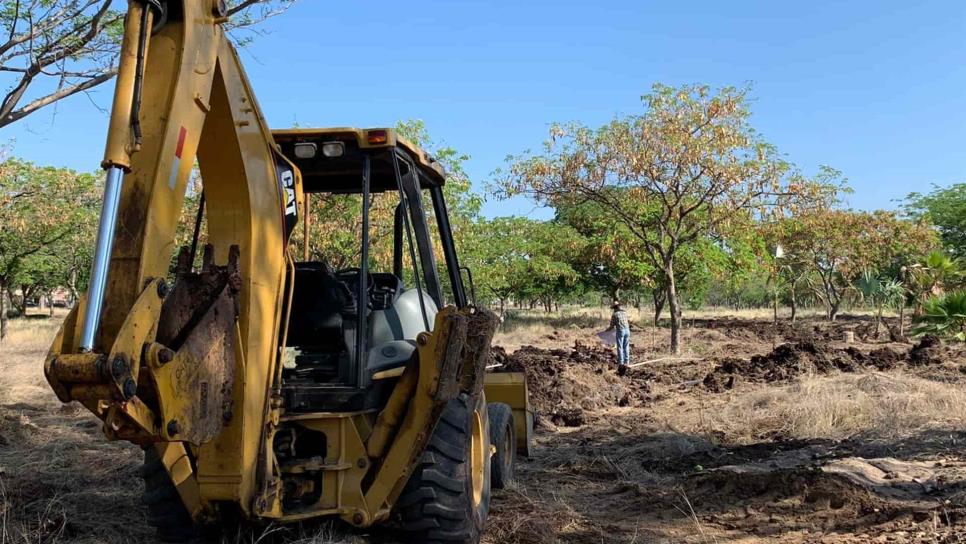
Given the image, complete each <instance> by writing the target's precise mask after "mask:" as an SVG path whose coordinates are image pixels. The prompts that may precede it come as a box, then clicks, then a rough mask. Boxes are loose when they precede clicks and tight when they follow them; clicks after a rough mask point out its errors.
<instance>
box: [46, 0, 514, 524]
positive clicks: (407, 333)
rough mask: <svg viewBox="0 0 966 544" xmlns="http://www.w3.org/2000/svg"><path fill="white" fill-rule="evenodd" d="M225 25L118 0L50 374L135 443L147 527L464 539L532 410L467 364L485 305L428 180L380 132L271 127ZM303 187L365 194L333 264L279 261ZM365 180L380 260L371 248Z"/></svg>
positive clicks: (481, 350)
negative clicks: (189, 190)
mask: <svg viewBox="0 0 966 544" xmlns="http://www.w3.org/2000/svg"><path fill="white" fill-rule="evenodd" d="M225 22H226V8H225V4H224V2H223V1H222V0H169V1H159V0H131V1H130V2H129V5H128V11H127V15H126V20H125V26H124V28H125V30H124V38H123V44H122V52H121V60H120V70H119V73H118V76H117V87H116V91H115V96H114V103H113V109H112V114H111V119H110V129H109V134H108V141H107V148H106V152H105V157H104V161H103V163H102V166H103V167H104V168H105V170H106V171H107V176H106V182H105V195H104V203H103V208H102V211H101V217H100V226H99V230H98V236H97V241H96V247H95V256H94V266H93V271H92V275H91V284H90V288H89V290H88V292H87V294H86V295H85V296H84V297H83V298H82V299H81V301H80V302H79V304H78V305H77V306H76V307H75V308H74V309H73V310H72V311H71V313H70V314H69V316H68V317H67V319H66V321H65V322H64V325H63V328H62V329H61V331H60V332H59V334H58V336H57V338H56V340H55V341H54V344H53V346H52V347H51V350H50V353H49V355H48V357H47V358H46V361H45V366H44V371H45V375H46V377H47V380H48V382H49V383H50V385H51V387H52V388H53V390H54V391H55V392H56V394H57V396H58V398H60V400H61V401H63V402H70V401H77V402H80V403H81V404H83V405H84V406H85V407H86V408H88V409H89V410H90V411H91V412H93V413H94V414H95V415H96V416H97V417H99V418H100V419H102V420H103V421H104V432H105V434H106V435H107V437H108V438H109V439H112V440H127V441H130V442H133V443H135V444H138V445H140V446H142V447H143V448H144V451H145V454H144V455H145V459H144V466H143V470H142V475H143V478H144V485H145V492H144V497H143V499H144V503H145V504H146V505H147V507H148V514H149V520H150V522H151V524H153V525H154V526H155V527H156V528H157V530H158V533H159V535H160V537H161V538H162V539H164V540H167V541H185V540H189V539H191V538H193V536H194V535H195V531H196V530H197V528H198V527H199V526H202V525H204V524H209V523H211V524H217V523H218V522H219V521H220V520H225V519H237V517H238V516H241V517H242V518H245V519H249V520H255V521H260V520H261V521H279V522H289V521H299V520H305V519H308V518H316V517H321V516H336V517H340V518H341V519H343V520H345V521H346V522H347V523H349V524H352V525H354V526H357V527H369V526H372V525H375V524H391V525H393V526H395V527H397V528H398V529H399V531H400V533H401V534H404V535H406V536H407V537H408V538H409V539H411V540H415V541H417V542H478V541H479V539H480V535H481V533H482V531H483V526H484V523H485V520H486V516H487V510H488V505H489V497H490V488H491V486H496V487H499V486H502V485H504V484H505V483H506V482H507V481H509V480H510V479H511V478H512V477H513V466H514V459H515V456H516V455H517V454H524V455H529V450H530V435H531V433H532V421H533V418H532V412H531V411H530V407H529V405H528V402H527V393H526V386H525V382H524V380H523V377H522V376H521V375H518V374H510V373H506V374H492V373H487V372H486V371H485V365H486V361H487V355H488V350H489V345H490V341H491V339H492V336H493V333H494V330H495V326H496V320H495V319H494V316H493V314H492V313H490V312H488V311H485V310H482V309H476V308H475V307H474V305H473V304H471V303H470V301H469V300H468V296H467V284H469V287H470V291H471V292H472V291H473V289H472V276H471V275H470V274H468V271H466V270H464V269H462V268H461V267H460V264H459V259H458V255H457V250H456V247H455V245H454V242H453V236H452V232H451V227H450V222H449V217H448V215H447V209H446V201H445V199H444V196H443V185H444V182H445V175H444V174H443V172H442V170H441V168H440V167H439V165H438V164H437V163H436V162H435V161H434V160H433V158H432V157H430V156H428V155H427V154H426V153H424V152H423V151H421V150H420V149H418V148H417V147H416V146H414V145H412V144H410V143H408V142H406V141H405V140H404V139H402V138H401V137H399V136H398V135H397V134H396V133H395V132H394V131H393V130H391V129H369V130H364V129H343V128H337V129H318V130H284V131H276V132H274V133H273V132H272V131H270V130H269V129H268V127H267V126H266V123H265V120H264V118H263V116H262V114H261V112H260V110H259V107H258V104H257V102H256V100H255V96H254V94H253V92H252V89H251V86H250V84H249V82H248V80H247V79H246V77H245V73H244V70H243V68H242V65H241V63H240V62H239V59H238V56H237V54H236V52H235V50H234V49H233V47H232V45H231V44H230V43H229V41H228V39H226V36H225V31H224V30H223V28H222V25H223V23H225ZM195 164H197V165H198V168H199V169H200V174H201V178H202V180H203V194H202V195H201V198H200V201H201V202H200V205H199V207H198V210H197V222H196V225H195V229H194V238H193V240H192V242H191V244H190V245H189V246H186V247H183V248H180V250H176V248H175V229H176V226H177V224H178V221H179V217H181V215H182V207H183V206H184V202H185V193H186V187H187V185H188V181H189V176H190V175H191V172H192V170H193V167H194V165H195ZM313 194H323V195H324V196H318V197H317V198H323V197H324V198H329V197H352V198H356V199H357V201H358V202H359V203H361V204H360V206H359V209H360V213H361V218H360V220H359V221H358V224H359V225H361V228H360V229H359V232H354V233H351V234H353V235H355V236H356V239H357V240H358V242H357V243H358V244H359V245H358V253H357V257H358V261H357V262H355V263H354V264H353V265H352V266H349V267H345V268H343V269H341V270H333V269H332V268H331V266H330V264H329V263H328V262H327V261H326V260H325V259H324V258H323V259H319V260H316V261H313V260H310V259H309V258H308V257H309V253H308V252H307V251H305V252H303V258H302V260H301V261H299V262H296V258H295V253H297V252H298V251H297V248H295V247H293V241H292V238H293V234H294V233H295V232H296V229H297V226H298V223H299V221H302V222H303V226H304V225H305V223H306V222H307V221H308V220H309V216H308V214H307V212H308V211H309V210H310V209H311V207H310V206H308V205H307V201H308V200H309V199H310V198H311V197H312V195H313ZM377 195H379V196H380V197H381V198H384V199H385V198H391V199H393V201H392V202H393V205H394V213H393V220H392V233H393V236H392V237H393V243H392V265H391V269H380V267H379V265H378V262H379V259H375V258H373V257H372V256H371V255H370V254H369V250H370V246H371V241H370V234H369V231H370V228H371V225H370V206H371V204H372V202H374V200H375V197H376V196H377ZM323 219H324V218H323ZM202 224H204V225H205V230H206V234H205V235H204V238H205V243H203V244H202V243H201V230H202ZM304 232H305V236H304V237H303V238H304V240H303V243H304V244H306V247H308V244H309V242H310V241H311V240H309V238H308V237H309V235H310V229H308V228H306V229H305V230H304ZM295 237H296V238H297V236H295ZM199 246H203V247H199ZM197 253H200V255H198V256H197V258H196V254H197ZM384 268H390V267H389V266H388V265H385V266H384ZM464 272H467V273H466V274H464ZM464 278H465V279H466V280H468V281H466V282H464Z"/></svg>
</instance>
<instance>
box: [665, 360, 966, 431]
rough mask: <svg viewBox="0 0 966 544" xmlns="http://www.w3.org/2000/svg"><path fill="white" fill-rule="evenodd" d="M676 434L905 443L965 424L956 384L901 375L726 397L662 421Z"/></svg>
mask: <svg viewBox="0 0 966 544" xmlns="http://www.w3.org/2000/svg"><path fill="white" fill-rule="evenodd" d="M668 417H669V419H668V423H669V424H670V425H672V426H673V427H674V428H676V429H679V430H682V431H691V432H697V433H701V434H704V435H709V436H710V435H718V436H722V435H723V436H724V437H726V439H727V440H728V441H734V442H739V443H750V442H755V441H758V440H761V439H762V438H765V437H773V436H781V437H784V438H792V439H796V438H797V439H812V438H829V439H843V438H848V437H853V436H857V435H867V436H874V437H884V438H898V437H902V436H911V435H913V434H915V433H917V432H921V431H927V430H930V429H940V428H946V429H950V428H952V429H955V428H963V427H964V425H966V390H964V388H963V386H962V384H956V383H942V382H935V381H930V380H925V379H922V378H918V377H915V376H911V375H909V374H905V373H902V372H893V373H889V374H884V373H880V372H873V373H867V374H839V375H835V376H811V377H806V378H803V379H802V380H801V381H799V382H796V383H794V384H792V385H788V386H783V387H768V388H762V389H759V390H755V391H750V392H747V391H746V392H735V393H732V394H730V397H729V398H728V399H727V401H726V402H724V403H722V404H720V405H719V404H718V403H714V404H713V405H711V406H705V407H703V408H701V409H696V410H687V411H685V410H679V411H675V412H671V413H669V414H668Z"/></svg>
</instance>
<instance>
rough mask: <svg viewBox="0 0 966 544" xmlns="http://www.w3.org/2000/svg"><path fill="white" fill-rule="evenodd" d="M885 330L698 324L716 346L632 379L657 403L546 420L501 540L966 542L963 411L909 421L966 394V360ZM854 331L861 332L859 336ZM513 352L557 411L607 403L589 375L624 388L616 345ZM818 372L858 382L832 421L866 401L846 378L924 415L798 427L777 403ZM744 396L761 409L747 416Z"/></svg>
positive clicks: (502, 510) (505, 501) (698, 336)
mask: <svg viewBox="0 0 966 544" xmlns="http://www.w3.org/2000/svg"><path fill="white" fill-rule="evenodd" d="M699 327H700V328H699ZM890 328H891V327H890ZM873 330H874V325H873V324H872V323H871V320H867V319H861V318H846V319H843V320H842V322H841V323H838V324H828V323H825V322H824V321H820V320H807V321H803V322H801V323H799V324H796V325H795V326H790V325H787V324H781V325H780V326H779V327H775V326H774V325H773V324H771V323H769V322H765V321H756V320H740V319H733V320H718V321H708V322H706V323H695V328H693V329H691V330H690V331H689V336H688V341H689V342H690V344H689V345H690V346H691V347H692V348H693V349H694V353H698V354H701V355H699V356H686V357H684V358H681V359H675V358H666V359H664V360H659V359H660V358H661V354H660V353H648V354H646V357H645V358H646V359H655V360H656V361H657V362H654V363H648V364H645V365H643V366H641V367H639V368H638V369H635V370H633V371H632V372H631V375H630V376H628V377H626V378H623V379H624V380H626V381H627V386H625V390H626V388H629V387H632V386H633V387H640V386H638V385H637V384H641V385H644V383H646V389H643V390H644V391H646V395H645V397H644V398H645V399H646V402H644V403H643V404H641V405H639V406H633V405H631V406H620V403H619V402H618V403H615V402H614V398H615V397H609V400H608V401H607V402H593V403H590V405H588V406H587V407H586V408H582V409H581V415H582V419H583V420H584V421H585V422H586V424H584V425H581V426H578V427H561V428H559V429H552V428H546V429H541V430H539V431H538V434H537V442H538V448H537V450H536V455H535V457H534V458H533V459H531V460H529V461H521V463H520V464H519V465H518V471H519V473H520V478H519V484H518V485H517V486H516V487H514V488H511V489H509V490H504V491H500V492H498V493H497V494H496V496H495V498H494V499H493V501H492V505H493V506H492V509H491V517H490V521H489V529H488V533H487V537H486V540H485V542H487V543H490V544H496V543H500V544H504V543H511V544H512V543H518V544H551V543H559V542H567V543H578V544H585V543H586V544H591V543H593V544H597V543H640V542H648V543H650V542H654V543H660V544H672V543H673V544H677V543H694V544H698V543H700V544H706V543H710V542H738V543H748V544H750V543H758V542H782V543H795V544H818V543H825V544H860V543H861V544H865V543H870V542H872V543H875V542H883V543H884V542H896V543H907V544H912V543H915V544H925V543H938V544H952V543H963V544H966V456H964V455H963V453H962V443H963V442H964V441H966V433H964V432H963V431H962V429H963V428H966V420H964V419H966V418H961V417H960V416H958V415H953V414H952V412H953V411H954V410H952V409H950V410H949V414H948V417H931V416H930V415H926V414H923V415H921V417H918V418H913V417H910V416H909V415H908V414H912V413H918V411H919V409H920V408H921V406H917V405H916V404H915V403H914V402H913V400H914V399H916V398H917V397H916V395H917V394H918V393H916V391H917V388H918V387H920V385H919V384H926V385H928V384H935V387H937V388H945V389H942V391H943V392H944V395H946V398H948V399H950V402H954V403H958V400H956V399H960V398H962V396H961V395H959V393H957V391H958V388H959V387H966V373H964V372H963V370H962V369H963V368H966V356H964V354H963V352H962V350H960V349H959V348H958V346H956V345H952V346H950V345H946V344H944V343H942V342H936V341H935V340H933V339H924V340H923V341H921V342H919V343H918V344H916V345H911V344H903V343H901V342H895V341H891V340H890V339H889V338H888V329H887V328H886V327H883V331H882V332H881V333H880V334H879V336H878V337H877V338H878V340H875V339H874V338H876V337H874V335H873V334H871V331H873ZM846 331H853V332H854V333H855V337H856V340H857V341H856V343H854V344H846V343H845V342H844V341H843V340H844V338H845V332H846ZM647 332H648V333H650V332H651V331H647ZM641 336H643V335H641ZM635 354H637V352H635ZM702 355H703V356H702ZM571 357H573V358H574V362H571ZM497 358H498V360H499V361H501V362H504V363H505V364H507V369H510V370H518V371H524V372H527V377H528V380H529V381H528V383H529V384H530V388H531V396H532V397H534V399H535V402H536V404H537V407H538V410H541V411H543V412H544V413H547V414H559V412H560V410H559V409H558V408H557V407H558V406H575V405H576V406H578V407H579V406H580V401H581V400H582V399H583V398H584V397H586V396H592V393H590V392H588V390H587V389H586V388H579V387H574V383H573V378H572V376H574V375H577V376H581V378H584V373H586V372H587V371H589V370H590V371H592V370H593V369H595V368H598V367H602V368H603V372H602V377H601V378H600V379H602V380H606V382H607V384H608V386H610V384H609V382H610V380H612V379H618V378H617V377H616V376H615V373H614V366H613V362H612V361H613V356H612V355H611V354H610V353H609V352H608V351H606V350H603V349H599V348H586V347H581V346H576V347H575V348H574V349H567V350H559V349H558V350H554V349H536V348H524V349H522V350H521V351H519V352H516V353H513V354H510V355H507V354H505V353H503V352H500V351H498V352H497ZM865 374H868V377H864V375H865ZM595 376H596V374H595ZM705 379H706V380H707V381H703V380H705ZM729 380H730V383H729ZM803 380H809V381H810V382H809V383H812V384H814V385H813V386H814V387H819V388H822V387H823V384H826V382H827V384H828V385H827V386H826V387H828V388H829V389H835V388H836V387H838V389H836V390H841V391H842V393H841V394H842V395H843V397H842V398H840V399H836V398H835V397H829V401H828V402H830V403H832V404H830V405H829V406H828V407H825V406H824V405H823V406H822V408H823V410H821V411H820V412H821V414H816V416H815V417H817V418H818V417H825V416H832V417H831V418H830V421H829V422H827V423H825V425H828V426H830V427H831V430H832V431H835V430H836V429H837V427H835V426H836V425H837V423H836V419H835V418H836V417H843V416H844V417H849V415H848V414H844V413H843V412H841V410H846V411H847V410H849V409H850V408H848V407H843V408H841V409H838V408H836V407H835V406H834V404H837V403H847V402H848V401H849V399H848V398H847V397H848V395H849V394H850V393H849V391H850V390H849V389H848V388H845V389H841V385H838V386H836V387H832V386H833V385H835V384H843V383H852V380H855V381H856V383H863V384H864V383H865V382H866V381H868V382H869V383H868V385H867V386H864V388H863V389H862V390H861V391H856V393H857V394H858V393H861V395H864V396H863V397H862V398H863V399H866V398H867V397H869V396H870V395H871V396H873V397H875V396H878V398H880V399H881V400H880V402H882V410H880V412H881V413H882V414H885V417H887V415H888V413H889V412H888V410H889V409H890V408H895V409H897V410H905V411H906V412H908V414H907V415H902V416H901V417H900V414H896V417H895V418H894V419H893V420H892V421H894V422H896V423H895V425H890V424H889V423H888V422H887V421H884V422H880V423H879V424H878V426H877V427H876V428H877V429H879V430H882V429H885V430H886V435H879V434H876V433H872V432H866V433H859V434H857V435H856V434H845V435H842V434H837V436H838V438H827V437H823V435H821V434H819V435H817V436H814V437H811V436H804V435H803V436H799V435H786V434H785V433H786V432H788V431H787V429H794V428H793V427H789V426H788V425H787V424H786V423H784V422H783V420H782V419H781V418H780V417H779V416H776V414H780V413H782V411H781V410H782V408H783V406H792V405H793V404H796V403H797V402H798V401H797V400H796V397H794V396H793V394H792V393H793V392H794V391H795V390H796V388H797V387H799V384H800V383H802V381H803ZM578 381H581V382H582V381H583V380H578ZM641 382H644V383H641ZM588 383H592V384H593V387H595V388H598V389H603V388H604V387H602V385H601V382H588ZM617 390H618V391H620V389H617ZM823 390H825V389H823ZM926 390H927V391H929V390H930V389H928V388H927V389H926ZM784 395H788V396H787V397H786V396H784ZM754 398H757V399H760V400H759V401H756V402H754V403H753V402H751V400H750V399H754ZM812 402H814V403H817V402H819V401H818V400H816V399H812ZM863 402H875V401H874V400H863ZM910 402H913V404H910ZM943 402H946V400H942V399H937V400H936V401H935V402H933V403H932V404H931V405H930V409H931V410H942V406H941V405H942V403H943ZM735 404H738V405H747V408H748V409H749V410H751V411H755V413H754V414H752V413H749V414H748V418H747V419H744V418H742V417H741V416H740V415H739V414H738V413H736V412H735V411H734V409H733V406H734V405H735ZM816 406H817V404H816ZM848 406H850V407H855V406H860V405H859V404H856V403H852V404H848ZM951 406H952V405H951ZM955 413H956V414H962V410H955ZM722 414H730V416H726V415H722ZM943 416H947V414H946V413H943ZM722 417H728V418H729V419H728V421H727V422H726V423H727V424H726V425H722V424H721V423H722ZM957 418H959V419H957ZM558 419H559V417H558ZM823 421H824V420H823ZM912 421H921V422H922V426H917V425H920V424H919V423H915V424H913V423H911V422H912ZM956 421H962V424H959V423H956ZM845 423H847V422H845V421H843V422H841V424H843V425H844V424H845ZM759 425H760V426H761V428H759ZM813 427H815V428H822V426H820V425H815V426H813ZM877 432H878V431H877ZM841 436H846V437H847V438H844V439H843V438H841Z"/></svg>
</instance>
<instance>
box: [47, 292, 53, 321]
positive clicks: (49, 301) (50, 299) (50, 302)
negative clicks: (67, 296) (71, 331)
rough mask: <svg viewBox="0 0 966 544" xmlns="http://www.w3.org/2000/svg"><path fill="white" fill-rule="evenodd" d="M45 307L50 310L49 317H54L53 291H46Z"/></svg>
mask: <svg viewBox="0 0 966 544" xmlns="http://www.w3.org/2000/svg"><path fill="white" fill-rule="evenodd" d="M47 309H48V310H50V317H54V293H52V292H51V293H47Z"/></svg>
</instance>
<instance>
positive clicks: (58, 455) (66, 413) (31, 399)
mask: <svg viewBox="0 0 966 544" xmlns="http://www.w3.org/2000/svg"><path fill="white" fill-rule="evenodd" d="M59 326H60V319H41V318H33V319H27V320H16V321H13V322H12V323H11V331H10V335H9V336H8V337H7V339H6V340H5V341H4V343H3V344H2V345H0V361H2V362H0V364H2V365H3V372H2V374H0V489H2V493H3V503H2V512H0V516H2V519H0V522H2V525H0V540H2V542H4V543H7V542H54V541H67V540H69V541H72V542H130V541H131V540H132V539H138V540H144V539H149V537H150V533H149V532H148V530H147V528H146V527H145V524H144V513H143V511H142V510H141V508H140V506H139V505H138V495H140V492H141V484H140V478H139V477H138V474H137V467H138V466H139V465H140V458H141V452H140V450H138V449H137V448H136V447H135V446H132V445H130V444H122V443H112V442H108V441H106V440H104V437H103V435H102V434H101V432H100V422H99V421H97V419H96V418H94V416H93V415H91V414H89V413H87V411H86V410H83V409H82V408H80V407H79V406H77V405H68V406H63V405H61V404H60V402H58V401H57V399H56V398H55V397H54V395H53V393H52V392H51V391H50V388H49V387H48V386H47V384H46V381H45V380H44V377H43V359H44V355H45V354H46V352H47V349H48V348H49V346H50V341H51V339H52V337H53V335H54V334H55V333H56V331H57V328H58V327H59Z"/></svg>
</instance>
